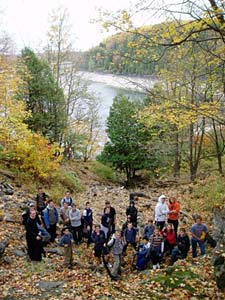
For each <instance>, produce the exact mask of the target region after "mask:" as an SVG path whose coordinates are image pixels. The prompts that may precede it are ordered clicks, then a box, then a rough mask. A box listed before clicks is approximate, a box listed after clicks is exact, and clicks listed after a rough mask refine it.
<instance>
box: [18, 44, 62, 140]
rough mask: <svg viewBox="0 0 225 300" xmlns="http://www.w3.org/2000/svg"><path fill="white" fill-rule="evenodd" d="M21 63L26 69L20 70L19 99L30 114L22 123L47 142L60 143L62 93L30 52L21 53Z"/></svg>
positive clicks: (43, 63)
mask: <svg viewBox="0 0 225 300" xmlns="http://www.w3.org/2000/svg"><path fill="white" fill-rule="evenodd" d="M21 60H22V63H23V64H24V65H25V66H26V70H25V69H24V68H21V69H20V75H21V77H22V79H23V88H21V89H20V93H22V94H23V95H20V96H23V99H24V101H25V102H26V105H27V109H28V110H29V111H30V112H31V115H30V117H29V118H28V119H27V120H26V122H27V124H28V126H29V128H30V129H31V130H33V131H35V132H40V133H42V134H43V135H44V136H47V137H48V138H49V139H50V141H54V142H61V137H62V133H63V131H64V128H65V125H66V114H65V102H64V95H63V91H62V89H61V88H59V87H58V86H57V84H56V82H55V80H54V78H53V76H52V73H51V70H50V67H49V65H48V64H47V63H46V62H45V61H44V60H42V59H40V58H38V57H37V55H36V54H35V53H34V52H33V51H32V50H31V49H29V48H24V49H23V50H22V55H21ZM21 70H22V71H21Z"/></svg>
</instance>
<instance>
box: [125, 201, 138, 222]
mask: <svg viewBox="0 0 225 300" xmlns="http://www.w3.org/2000/svg"><path fill="white" fill-rule="evenodd" d="M137 215H138V210H137V208H136V207H135V203H134V201H131V202H130V205H129V206H128V207H127V209H126V216H130V217H131V218H130V219H131V222H132V224H133V225H134V227H137Z"/></svg>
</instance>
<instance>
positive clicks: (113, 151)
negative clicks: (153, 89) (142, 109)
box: [98, 95, 151, 182]
mask: <svg viewBox="0 0 225 300" xmlns="http://www.w3.org/2000/svg"><path fill="white" fill-rule="evenodd" d="M137 112H138V107H137V105H136V104H135V103H133V102H131V101H129V99H128V98H127V97H125V96H124V95H118V96H117V97H115V99H114V101H113V105H112V107H111V108H110V114H109V117H108V119H107V134H108V138H109V141H108V142H107V143H106V144H105V146H104V149H103V152H102V153H101V155H100V156H99V157H98V159H99V160H100V161H102V162H104V163H110V164H112V166H113V167H114V168H115V169H117V170H120V171H123V172H125V173H126V176H127V181H128V182H129V181H130V180H132V179H133V178H134V177H135V172H136V171H137V170H141V169H144V168H147V167H149V166H150V164H151V155H150V154H151V153H150V151H149V148H148V142H149V139H150V132H149V131H147V130H146V128H145V127H144V125H142V124H140V123H138V117H137Z"/></svg>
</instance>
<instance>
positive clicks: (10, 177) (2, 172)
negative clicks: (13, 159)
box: [0, 169, 15, 179]
mask: <svg viewBox="0 0 225 300" xmlns="http://www.w3.org/2000/svg"><path fill="white" fill-rule="evenodd" d="M0 174H1V175H4V176H5V177H7V178H9V179H15V176H14V174H13V173H12V172H10V171H6V170H2V169H0Z"/></svg>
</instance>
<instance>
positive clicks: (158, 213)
mask: <svg viewBox="0 0 225 300" xmlns="http://www.w3.org/2000/svg"><path fill="white" fill-rule="evenodd" d="M165 201H166V196H165V195H161V196H160V197H159V199H158V203H157V204H156V207H155V224H156V226H157V227H159V229H160V231H161V230H162V229H163V227H164V226H165V223H166V217H167V214H168V213H169V209H168V206H167V204H166V203H165Z"/></svg>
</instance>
